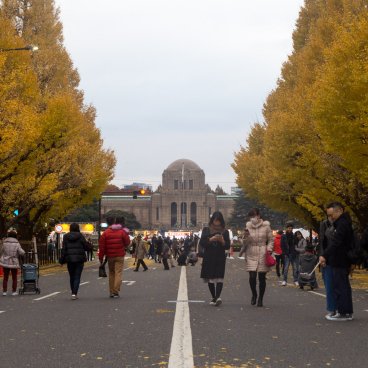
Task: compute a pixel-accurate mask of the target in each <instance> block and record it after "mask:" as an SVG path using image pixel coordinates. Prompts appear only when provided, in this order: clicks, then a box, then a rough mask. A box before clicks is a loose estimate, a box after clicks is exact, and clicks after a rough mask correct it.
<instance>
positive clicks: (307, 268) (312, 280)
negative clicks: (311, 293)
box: [298, 254, 319, 290]
mask: <svg viewBox="0 0 368 368" xmlns="http://www.w3.org/2000/svg"><path fill="white" fill-rule="evenodd" d="M318 266H319V262H317V256H315V255H314V254H303V255H301V256H300V259H299V277H298V282H299V287H300V289H304V286H307V285H308V286H310V288H311V290H313V289H317V288H318V283H317V279H316V272H315V271H316V269H317V267H318Z"/></svg>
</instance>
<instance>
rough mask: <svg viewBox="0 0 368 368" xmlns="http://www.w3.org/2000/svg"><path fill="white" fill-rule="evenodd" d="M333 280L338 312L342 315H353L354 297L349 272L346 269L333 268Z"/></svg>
mask: <svg viewBox="0 0 368 368" xmlns="http://www.w3.org/2000/svg"><path fill="white" fill-rule="evenodd" d="M332 279H333V289H334V295H335V300H336V309H337V311H338V312H339V313H340V314H352V313H353V297H352V293H351V286H350V281H349V270H348V269H347V268H344V267H332Z"/></svg>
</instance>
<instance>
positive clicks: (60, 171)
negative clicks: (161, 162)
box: [0, 0, 115, 231]
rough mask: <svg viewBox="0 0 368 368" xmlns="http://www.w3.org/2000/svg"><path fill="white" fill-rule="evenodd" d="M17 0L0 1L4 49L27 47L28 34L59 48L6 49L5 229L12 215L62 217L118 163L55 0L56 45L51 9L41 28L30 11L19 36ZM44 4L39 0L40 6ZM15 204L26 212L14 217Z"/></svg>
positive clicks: (0, 79) (1, 216) (0, 106)
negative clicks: (87, 99)
mask: <svg viewBox="0 0 368 368" xmlns="http://www.w3.org/2000/svg"><path fill="white" fill-rule="evenodd" d="M10 3H11V5H12V6H14V4H15V5H16V3H17V2H16V1H14V0H12V1H5V2H4V3H3V5H2V6H0V30H1V32H0V48H3V49H6V48H16V47H23V46H24V45H25V44H30V43H31V42H29V40H32V41H36V42H32V43H35V44H41V43H42V40H43V42H44V43H49V46H50V48H51V51H52V52H51V51H50V50H48V51H45V52H43V51H42V50H41V48H40V52H39V54H38V55H37V56H36V54H34V55H30V53H29V52H24V51H22V52H12V51H9V52H0V203H1V207H0V220H1V221H0V225H1V227H2V229H1V230H2V231H3V230H4V226H5V224H6V222H7V221H8V223H9V221H14V220H18V219H19V220H22V221H26V222H28V224H29V226H31V227H33V228H35V227H37V225H38V224H40V223H42V222H43V221H44V220H48V218H50V217H53V218H62V217H63V216H64V215H65V214H66V213H68V212H70V211H71V210H72V209H74V208H76V207H78V206H81V205H83V204H85V203H89V202H92V200H93V199H94V198H96V197H98V196H99V194H100V193H101V192H102V191H103V189H104V188H105V186H106V185H107V183H108V182H109V181H110V180H111V179H112V176H113V169H114V166H115V157H114V154H113V152H111V151H109V150H105V149H104V148H103V141H102V139H101V135H100V131H99V129H97V128H96V126H95V123H94V121H95V110H94V108H93V107H92V106H86V105H84V103H83V93H82V91H80V90H78V88H77V87H78V82H79V77H78V73H77V72H76V71H75V70H74V69H73V68H72V63H71V61H70V58H69V56H68V54H67V53H66V51H65V49H64V48H63V46H62V45H61V44H60V41H61V36H60V32H61V25H60V23H59V22H58V21H57V17H56V13H53V12H52V9H53V7H52V4H53V2H52V1H50V2H49V5H50V6H51V7H50V9H49V10H50V11H51V14H49V16H50V19H49V22H48V27H50V26H51V25H52V24H53V22H52V18H53V17H54V24H56V25H58V27H56V30H57V32H56V34H54V35H53V37H54V43H52V39H48V38H47V37H49V34H48V32H47V27H45V28H43V26H44V22H45V19H47V17H45V14H43V18H44V19H42V22H41V23H37V22H36V23H35V24H36V25H37V26H38V27H39V28H37V27H32V23H29V22H31V21H32V19H33V18H32V17H34V16H35V14H34V13H30V15H29V18H28V19H27V20H28V23H25V24H28V26H29V28H24V29H23V32H22V37H20V36H19V35H16V33H15V32H14V24H15V23H16V22H14V19H13V18H9V17H8V15H9V14H13V13H12V12H10V11H9V9H7V8H6V6H7V5H9V4H10ZM42 3H45V1H42ZM46 3H47V2H46ZM40 4H41V2H40V1H33V5H34V6H35V7H37V6H39V5H40ZM5 10H8V11H5ZM33 10H34V9H33ZM22 14H23V16H25V14H24V13H22ZM40 14H41V13H40ZM55 17H56V18H55ZM55 19H56V20H55ZM40 21H41V20H40ZM46 23H47V22H46ZM35 29H37V32H35ZM30 30H33V32H31V31H30ZM54 30H55V29H54ZM18 31H19V30H18ZM58 32H59V33H58ZM27 35H28V39H25V38H24V37H25V36H27ZM45 35H47V37H46V36H45ZM43 37H44V38H43ZM45 50H46V49H45ZM15 209H19V210H20V215H19V216H18V218H17V219H13V216H12V212H13V211H14V210H15Z"/></svg>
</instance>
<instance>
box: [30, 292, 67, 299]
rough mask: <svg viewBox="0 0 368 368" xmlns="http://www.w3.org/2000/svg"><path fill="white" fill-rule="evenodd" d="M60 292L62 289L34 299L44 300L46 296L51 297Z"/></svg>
mask: <svg viewBox="0 0 368 368" xmlns="http://www.w3.org/2000/svg"><path fill="white" fill-rule="evenodd" d="M60 293H61V291H56V292H55V293H51V294H48V295H45V296H43V297H41V298H37V299H33V300H35V301H38V300H43V299H46V298H51V297H52V296H55V295H58V294H60Z"/></svg>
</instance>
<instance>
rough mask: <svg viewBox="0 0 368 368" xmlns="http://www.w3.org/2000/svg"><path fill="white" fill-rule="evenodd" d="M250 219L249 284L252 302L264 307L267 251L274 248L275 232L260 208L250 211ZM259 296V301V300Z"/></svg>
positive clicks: (247, 268)
mask: <svg viewBox="0 0 368 368" xmlns="http://www.w3.org/2000/svg"><path fill="white" fill-rule="evenodd" d="M248 216H249V217H250V221H249V222H247V225H246V228H247V229H248V231H249V237H248V242H247V243H248V244H247V247H246V250H245V263H246V265H245V270H246V271H248V272H249V285H250V289H251V291H252V300H251V304H252V305H255V304H257V306H258V307H263V296H264V293H265V291H266V273H267V272H268V271H270V268H269V267H267V266H266V252H272V250H273V234H272V230H271V226H270V223H269V222H268V221H264V220H262V218H261V214H260V212H259V209H258V208H253V209H252V210H251V211H250V212H249V213H248ZM257 274H258V280H259V296H258V295H257ZM257 297H258V301H257Z"/></svg>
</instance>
